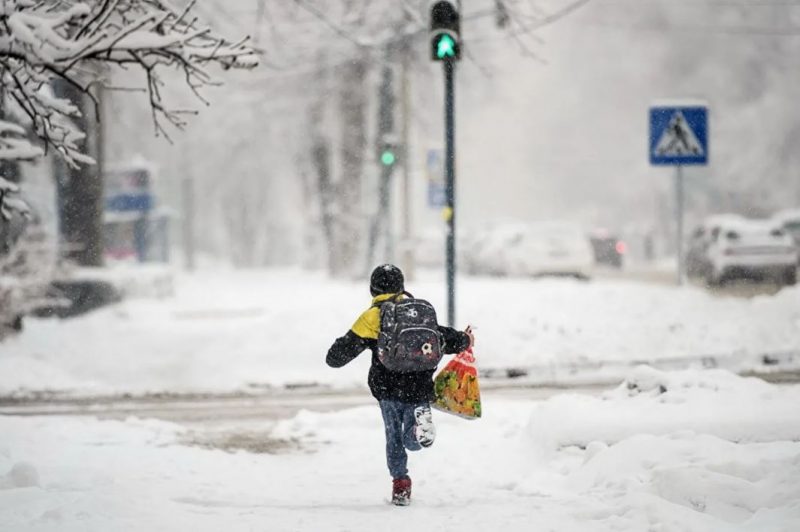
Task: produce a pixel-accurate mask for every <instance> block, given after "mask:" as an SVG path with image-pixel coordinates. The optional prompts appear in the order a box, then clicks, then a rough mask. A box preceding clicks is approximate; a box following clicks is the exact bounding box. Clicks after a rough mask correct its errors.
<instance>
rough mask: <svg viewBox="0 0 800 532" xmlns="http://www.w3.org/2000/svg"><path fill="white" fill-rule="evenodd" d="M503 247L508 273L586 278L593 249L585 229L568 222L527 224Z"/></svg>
mask: <svg viewBox="0 0 800 532" xmlns="http://www.w3.org/2000/svg"><path fill="white" fill-rule="evenodd" d="M512 244H513V245H510V246H509V248H508V249H507V254H506V260H507V262H508V272H509V274H511V275H523V276H527V275H533V276H544V275H552V276H569V277H576V278H579V279H588V278H589V275H590V273H591V270H592V267H593V265H594V252H593V251H592V245H591V242H590V241H589V238H588V237H587V236H586V232H585V231H584V230H583V228H581V227H580V226H579V225H577V224H572V223H568V222H538V223H531V224H528V225H527V226H526V227H525V230H524V231H522V232H521V234H520V235H519V236H518V237H517V239H516V240H515V241H514V242H513V243H512Z"/></svg>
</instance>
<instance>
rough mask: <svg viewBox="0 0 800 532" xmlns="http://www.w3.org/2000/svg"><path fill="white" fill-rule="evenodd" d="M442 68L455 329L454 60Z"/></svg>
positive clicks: (450, 311) (450, 303)
mask: <svg viewBox="0 0 800 532" xmlns="http://www.w3.org/2000/svg"><path fill="white" fill-rule="evenodd" d="M443 66H444V124H445V135H444V136H445V157H444V168H445V192H446V195H447V199H446V207H445V218H446V220H447V250H446V251H447V266H446V268H447V325H448V326H450V327H455V321H456V285H455V283H456V260H455V258H456V223H455V219H456V213H455V179H456V171H455V162H456V153H455V116H454V115H455V112H454V111H455V109H454V107H455V105H454V103H455V102H454V99H455V98H454V89H453V71H454V70H455V61H454V60H453V59H446V60H445V61H444V62H443Z"/></svg>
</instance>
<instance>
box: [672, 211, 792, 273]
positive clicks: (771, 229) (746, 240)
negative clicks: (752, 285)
mask: <svg viewBox="0 0 800 532" xmlns="http://www.w3.org/2000/svg"><path fill="white" fill-rule="evenodd" d="M694 240H695V239H693V242H694ZM702 241H703V242H704V245H703V247H702V248H699V250H695V251H693V253H695V254H699V255H700V256H699V257H694V258H692V259H689V256H690V255H691V253H687V267H688V266H689V264H688V261H689V260H692V261H695V262H696V264H697V266H696V267H695V272H696V271H698V270H699V271H700V272H702V275H703V277H704V278H705V280H706V282H707V283H708V284H709V285H716V284H720V283H723V282H725V281H726V280H728V279H734V278H746V279H759V280H761V279H773V280H775V281H776V282H778V283H779V284H784V285H794V284H795V283H796V282H797V253H798V251H797V246H796V245H795V243H794V240H792V238H791V237H790V236H789V234H788V233H787V232H786V231H785V230H784V229H783V227H781V226H780V225H779V224H777V223H776V222H775V221H774V220H748V219H744V218H740V217H725V218H716V219H713V220H711V221H710V223H708V222H707V223H704V224H703V235H702ZM690 250H691V244H690ZM687 269H688V268H687Z"/></svg>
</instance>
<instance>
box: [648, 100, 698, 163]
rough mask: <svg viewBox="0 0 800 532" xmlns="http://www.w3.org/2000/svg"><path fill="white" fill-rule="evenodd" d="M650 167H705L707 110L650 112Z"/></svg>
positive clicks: (686, 109)
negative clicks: (700, 165)
mask: <svg viewBox="0 0 800 532" xmlns="http://www.w3.org/2000/svg"><path fill="white" fill-rule="evenodd" d="M649 147H650V164H655V165H684V164H686V165H689V164H695V165H697V164H708V109H707V108H706V107H702V106H687V107H651V108H650V144H649Z"/></svg>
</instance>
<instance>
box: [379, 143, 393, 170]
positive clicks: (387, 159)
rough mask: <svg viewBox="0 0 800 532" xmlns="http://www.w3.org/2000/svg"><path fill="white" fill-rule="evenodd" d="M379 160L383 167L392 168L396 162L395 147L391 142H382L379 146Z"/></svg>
mask: <svg viewBox="0 0 800 532" xmlns="http://www.w3.org/2000/svg"><path fill="white" fill-rule="evenodd" d="M380 160H381V164H382V165H383V166H387V167H392V166H394V164H395V163H396V162H397V146H395V145H394V144H393V143H391V142H383V143H382V144H381V150H380Z"/></svg>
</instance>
